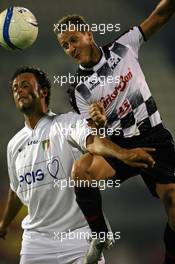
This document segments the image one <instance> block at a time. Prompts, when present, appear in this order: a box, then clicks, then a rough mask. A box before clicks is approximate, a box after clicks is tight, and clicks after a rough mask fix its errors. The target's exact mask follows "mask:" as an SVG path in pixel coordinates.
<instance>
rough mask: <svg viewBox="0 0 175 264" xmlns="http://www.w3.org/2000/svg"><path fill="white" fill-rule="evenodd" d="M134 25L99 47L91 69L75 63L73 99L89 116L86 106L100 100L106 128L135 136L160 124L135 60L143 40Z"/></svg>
mask: <svg viewBox="0 0 175 264" xmlns="http://www.w3.org/2000/svg"><path fill="white" fill-rule="evenodd" d="M143 39H144V37H143V34H142V32H141V29H140V28H139V27H134V28H132V29H130V30H129V31H128V32H126V33H125V34H123V35H122V36H121V37H119V38H118V39H117V40H115V41H114V42H112V43H110V44H108V45H106V46H104V47H100V49H101V52H102V56H101V59H100V61H99V62H98V63H97V64H96V65H95V66H93V67H92V68H84V67H83V66H82V65H79V69H78V72H77V74H76V76H75V77H76V81H75V83H74V85H73V86H74V94H73V95H74V99H75V102H74V103H76V106H77V108H78V110H79V112H80V113H81V114H82V115H83V117H85V118H86V119H88V118H89V105H90V104H92V103H94V102H98V101H100V102H103V105H104V108H105V110H106V114H107V119H108V127H110V128H112V129H116V128H117V129H121V130H122V131H123V134H124V136H125V137H131V136H134V135H139V134H141V133H142V129H143V130H145V129H146V130H147V129H149V128H151V127H154V126H156V125H158V124H160V123H161V117H160V114H159V112H158V110H157V107H156V104H155V101H154V99H153V97H152V95H151V92H150V90H149V87H148V85H147V82H146V80H145V77H144V74H143V72H142V70H141V67H140V65H139V62H138V51H139V48H140V46H141V44H142V42H143Z"/></svg>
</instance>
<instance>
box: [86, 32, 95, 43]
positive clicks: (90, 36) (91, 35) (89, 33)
mask: <svg viewBox="0 0 175 264" xmlns="http://www.w3.org/2000/svg"><path fill="white" fill-rule="evenodd" d="M86 32H87V34H88V36H89V39H90V40H91V41H93V40H94V38H93V33H92V31H86Z"/></svg>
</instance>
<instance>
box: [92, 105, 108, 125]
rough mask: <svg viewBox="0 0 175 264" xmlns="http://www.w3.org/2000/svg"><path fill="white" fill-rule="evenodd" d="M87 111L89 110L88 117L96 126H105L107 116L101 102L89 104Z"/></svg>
mask: <svg viewBox="0 0 175 264" xmlns="http://www.w3.org/2000/svg"><path fill="white" fill-rule="evenodd" d="M89 112H90V117H91V119H92V120H93V122H94V123H95V124H96V126H98V127H104V126H105V124H106V120H107V118H106V112H105V109H104V107H103V104H102V103H100V102H98V103H93V104H91V105H90V108H89Z"/></svg>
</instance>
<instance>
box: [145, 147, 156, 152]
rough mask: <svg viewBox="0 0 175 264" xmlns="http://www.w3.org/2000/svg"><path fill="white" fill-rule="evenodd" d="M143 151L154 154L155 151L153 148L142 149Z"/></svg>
mask: <svg viewBox="0 0 175 264" xmlns="http://www.w3.org/2000/svg"><path fill="white" fill-rule="evenodd" d="M142 149H143V150H144V151H147V152H154V151H156V149H155V148H142Z"/></svg>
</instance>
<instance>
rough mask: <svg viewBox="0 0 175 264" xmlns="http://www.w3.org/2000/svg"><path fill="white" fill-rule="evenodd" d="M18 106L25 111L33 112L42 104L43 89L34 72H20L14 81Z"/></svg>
mask: <svg viewBox="0 0 175 264" xmlns="http://www.w3.org/2000/svg"><path fill="white" fill-rule="evenodd" d="M12 92H13V97H14V101H15V104H16V107H17V108H18V109H20V110H21V111H22V112H24V113H31V112H33V110H36V109H37V106H39V105H40V104H41V98H42V90H41V89H40V88H39V84H38V82H37V80H36V78H35V76H34V75H33V74H32V73H22V74H19V75H18V76H17V77H16V78H15V79H14V81H13V83H12Z"/></svg>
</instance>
